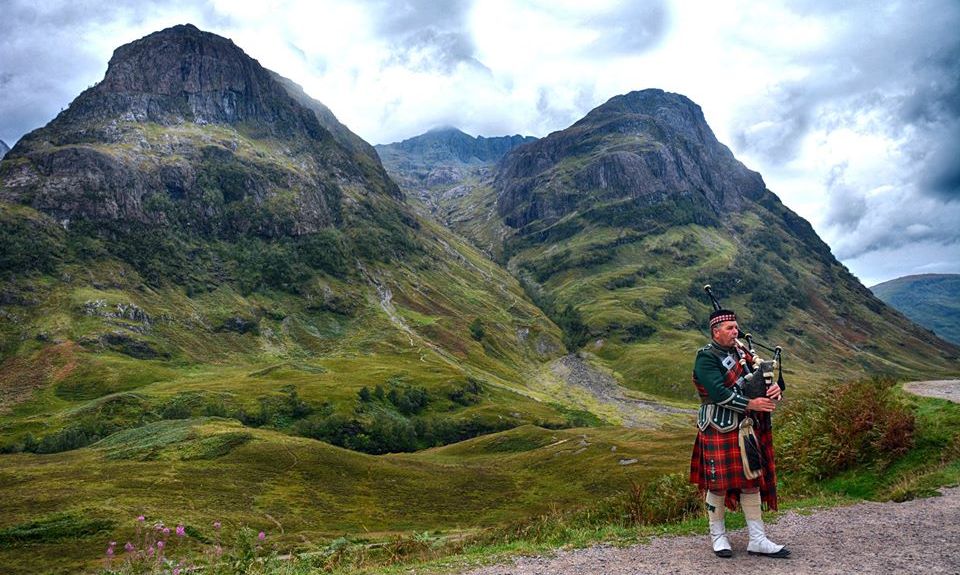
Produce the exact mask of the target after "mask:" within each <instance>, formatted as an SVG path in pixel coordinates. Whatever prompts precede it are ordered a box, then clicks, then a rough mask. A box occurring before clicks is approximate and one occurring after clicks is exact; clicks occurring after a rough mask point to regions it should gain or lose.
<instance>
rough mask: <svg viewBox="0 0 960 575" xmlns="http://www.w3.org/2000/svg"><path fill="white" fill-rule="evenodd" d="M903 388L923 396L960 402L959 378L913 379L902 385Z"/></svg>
mask: <svg viewBox="0 0 960 575" xmlns="http://www.w3.org/2000/svg"><path fill="white" fill-rule="evenodd" d="M903 389H905V390H907V391H909V392H910V393H915V394H917V395H923V396H925V397H939V398H941V399H948V400H950V401H952V402H954V403H960V379H945V380H939V381H914V382H911V383H908V384H906V385H904V386H903Z"/></svg>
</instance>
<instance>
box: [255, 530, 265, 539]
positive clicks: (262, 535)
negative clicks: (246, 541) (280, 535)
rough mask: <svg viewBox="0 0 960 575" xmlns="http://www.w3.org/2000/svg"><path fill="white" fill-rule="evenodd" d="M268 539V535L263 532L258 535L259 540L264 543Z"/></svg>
mask: <svg viewBox="0 0 960 575" xmlns="http://www.w3.org/2000/svg"><path fill="white" fill-rule="evenodd" d="M266 538H267V534H266V533H264V532H263V531H261V532H260V533H258V534H257V539H259V540H260V541H263V540H264V539H266Z"/></svg>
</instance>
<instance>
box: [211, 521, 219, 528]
mask: <svg viewBox="0 0 960 575" xmlns="http://www.w3.org/2000/svg"><path fill="white" fill-rule="evenodd" d="M213 528H214V529H217V530H219V529H220V522H219V521H214V522H213Z"/></svg>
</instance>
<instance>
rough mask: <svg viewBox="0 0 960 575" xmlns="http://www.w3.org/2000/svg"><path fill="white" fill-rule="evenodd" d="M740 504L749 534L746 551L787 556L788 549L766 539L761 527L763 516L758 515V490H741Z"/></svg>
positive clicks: (780, 556) (778, 556)
mask: <svg viewBox="0 0 960 575" xmlns="http://www.w3.org/2000/svg"><path fill="white" fill-rule="evenodd" d="M740 505H741V506H742V507H743V516H744V518H745V519H746V520H747V532H748V533H749V534H750V543H748V544H747V552H748V553H749V554H750V555H764V556H766V557H777V558H782V557H788V556H789V555H790V550H789V549H787V548H786V547H784V546H783V545H778V544H776V543H774V542H773V541H770V540H769V539H767V535H766V533H765V530H764V527H763V518H762V517H761V516H760V492H759V491H758V490H749V491H746V490H745V491H743V492H741V493H740Z"/></svg>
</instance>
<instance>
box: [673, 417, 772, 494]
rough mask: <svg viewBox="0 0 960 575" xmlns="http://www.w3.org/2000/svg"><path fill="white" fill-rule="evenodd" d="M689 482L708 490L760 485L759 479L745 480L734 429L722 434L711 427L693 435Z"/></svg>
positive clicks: (725, 489)
mask: <svg viewBox="0 0 960 575" xmlns="http://www.w3.org/2000/svg"><path fill="white" fill-rule="evenodd" d="M690 482H691V483H696V484H697V485H699V486H700V489H703V490H710V491H727V490H728V489H745V488H750V487H760V479H759V478H757V479H747V478H746V476H744V474H743V461H742V460H741V459H740V443H739V439H738V434H737V431H736V430H734V431H728V432H726V433H722V432H720V431H717V430H716V429H714V428H713V427H707V429H706V431H701V432H699V433H698V434H697V440H696V442H694V444H693V456H692V457H691V458H690Z"/></svg>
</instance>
